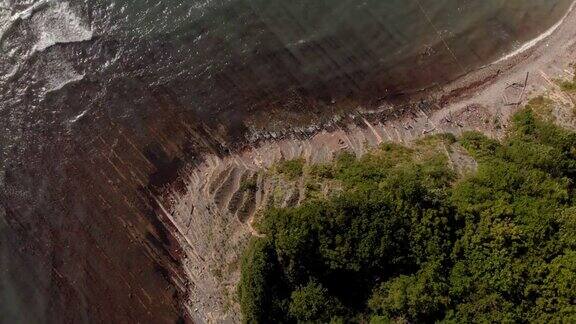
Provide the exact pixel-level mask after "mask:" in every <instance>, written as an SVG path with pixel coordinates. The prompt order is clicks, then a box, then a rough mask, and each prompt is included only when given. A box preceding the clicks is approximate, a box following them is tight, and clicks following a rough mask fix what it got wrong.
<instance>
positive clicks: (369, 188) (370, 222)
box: [239, 109, 576, 323]
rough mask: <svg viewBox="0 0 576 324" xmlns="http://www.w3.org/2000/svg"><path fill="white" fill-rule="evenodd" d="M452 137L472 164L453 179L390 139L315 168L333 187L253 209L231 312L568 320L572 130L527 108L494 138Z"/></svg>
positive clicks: (283, 316) (437, 160)
mask: <svg viewBox="0 0 576 324" xmlns="http://www.w3.org/2000/svg"><path fill="white" fill-rule="evenodd" d="M447 138H448V137H447ZM441 140H442V141H446V138H444V139H441ZM452 141H453V139H452ZM459 143H460V144H461V145H462V146H464V147H465V148H466V150H467V151H468V152H469V153H470V154H471V155H472V156H473V157H474V158H475V160H476V161H477V162H478V170H477V171H476V172H474V174H471V175H468V176H466V177H464V178H458V177H457V176H456V174H455V173H454V172H453V171H452V169H451V168H450V167H449V164H448V163H447V159H446V156H445V155H442V154H429V156H427V157H426V158H418V156H421V154H420V153H419V152H416V151H415V150H413V149H409V148H405V147H401V146H396V145H391V144H387V145H385V146H383V147H381V148H380V149H379V150H377V151H375V152H374V153H372V154H369V155H366V156H365V157H363V158H361V159H359V160H357V159H356V158H355V157H353V156H351V155H343V156H341V157H340V158H339V159H338V160H337V161H336V162H335V163H334V164H333V165H329V166H322V167H318V168H317V169H316V170H315V174H316V175H317V176H320V177H324V178H328V179H331V180H338V181H340V182H341V183H342V186H343V191H342V192H341V193H340V194H338V195H335V196H333V197H327V198H325V199H313V200H310V201H308V202H306V203H304V204H303V205H301V206H299V207H294V208H288V209H272V210H268V211H267V212H266V214H265V215H264V217H263V218H262V220H261V221H260V223H259V224H258V226H259V227H258V228H259V230H260V231H261V232H262V233H263V234H265V237H264V238H257V239H254V240H253V242H252V243H251V245H250V247H249V249H248V250H247V252H246V254H245V256H244V259H243V264H242V278H241V282H240V285H239V300H240V304H241V308H242V312H243V315H244V320H245V321H246V322H248V323H282V322H286V323H291V322H330V321H332V322H373V323H389V322H403V321H409V322H435V321H444V322H453V323H466V322H528V321H537V322H562V321H564V322H575V321H576V249H575V248H576V205H575V204H574V192H573V189H574V188H573V185H574V184H573V182H574V179H575V177H576V159H575V154H576V134H574V133H571V132H568V131H566V130H563V129H560V128H558V127H556V126H554V125H552V124H550V123H546V122H543V121H541V120H538V119H536V118H535V117H534V114H533V113H532V111H530V110H528V109H527V110H524V111H522V112H520V113H519V114H517V115H516V116H515V118H514V126H513V129H512V130H511V133H510V136H509V137H508V139H507V140H505V141H504V142H498V141H494V140H491V139H489V138H487V137H485V136H483V135H481V134H478V133H467V134H464V135H463V136H462V138H460V139H459Z"/></svg>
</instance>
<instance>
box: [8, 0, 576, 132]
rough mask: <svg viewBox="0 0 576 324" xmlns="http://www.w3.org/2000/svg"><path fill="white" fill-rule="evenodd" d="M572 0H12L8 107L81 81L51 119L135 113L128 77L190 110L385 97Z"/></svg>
mask: <svg viewBox="0 0 576 324" xmlns="http://www.w3.org/2000/svg"><path fill="white" fill-rule="evenodd" d="M571 2H572V1H571V0H385V1H382V0H363V1H353V0H315V1H305V0H291V1H279V0H195V1H187V0H160V1H157V0H154V1H152V0H138V1H132V0H75V1H64V0H3V4H2V5H1V6H0V99H1V100H2V102H3V107H2V114H4V116H6V115H8V116H11V115H12V114H14V113H15V111H16V110H17V111H18V114H17V115H18V116H14V117H13V119H15V120H13V122H15V123H18V121H19V120H20V119H22V117H23V115H24V116H26V115H28V114H34V113H35V112H34V111H35V110H36V109H37V108H38V107H40V106H42V103H43V102H44V101H46V97H57V96H67V95H69V94H66V93H65V92H66V89H63V88H65V87H67V86H68V85H70V84H74V83H81V84H90V86H91V88H92V90H91V91H93V93H91V94H89V95H88V97H86V98H83V99H82V106H83V108H82V109H80V108H78V109H72V110H73V112H74V113H76V114H73V115H71V116H70V115H69V114H65V116H60V117H65V118H64V119H62V120H58V119H55V120H50V121H51V122H54V123H63V122H66V121H69V122H71V123H73V122H74V121H76V120H78V119H80V118H90V116H91V115H98V114H99V113H100V112H101V111H99V110H102V109H104V108H103V107H102V106H103V105H106V106H108V108H107V109H108V113H109V114H112V115H114V116H121V117H128V118H130V117H131V115H132V114H146V112H147V111H148V110H149V109H154V107H145V106H146V103H145V102H146V101H147V100H148V99H147V98H145V97H146V96H145V95H144V97H142V98H123V99H120V98H116V96H117V93H118V90H119V89H125V91H128V92H129V91H131V90H130V89H132V88H139V89H143V88H146V89H148V91H143V92H144V93H146V92H151V91H155V90H157V89H161V88H162V89H165V88H167V89H170V91H171V92H172V96H173V99H174V100H176V101H177V102H178V105H180V106H182V109H191V110H194V111H198V112H201V113H217V112H218V111H221V110H226V109H235V108H238V107H239V106H241V105H242V104H246V103H247V102H253V101H255V100H262V99H265V98H267V97H269V96H270V95H271V93H273V94H274V96H281V94H282V92H289V91H299V92H304V93H306V94H312V95H315V94H316V95H318V96H322V95H328V96H339V95H341V96H345V95H349V94H350V95H354V94H356V93H362V92H370V93H372V94H376V95H377V96H380V97H382V96H385V95H386V94H389V93H390V94H394V93H397V92H405V91H409V90H414V89H418V88H422V87H428V86H431V85H433V84H437V83H442V82H444V81H446V80H450V79H452V78H454V77H455V76H457V75H460V74H463V73H465V72H467V71H469V70H471V69H474V68H478V67H480V66H482V65H485V64H488V63H490V62H492V61H494V60H496V59H497V58H498V57H499V56H502V55H503V54H504V53H506V52H509V51H511V50H513V49H514V48H517V47H519V46H521V44H522V43H524V42H526V41H528V40H529V39H531V38H533V37H535V36H537V35H538V34H539V33H542V32H544V31H545V30H546V29H547V28H549V27H550V26H552V25H553V24H554V23H555V22H556V21H557V20H558V19H560V17H561V16H562V15H563V14H564V13H565V12H566V10H567V8H568V7H569V5H570V4H571ZM59 92H60V93H62V94H58V93H59ZM135 95H136V94H135ZM104 98H105V99H104ZM99 99H100V101H99ZM102 100H106V102H102ZM115 100H119V101H120V102H121V103H116V102H115ZM123 100H124V101H125V100H128V101H129V102H124V101H123ZM24 106H28V107H26V108H24ZM127 106H132V107H127ZM68 108H70V107H68ZM49 109H53V110H56V111H55V112H54V113H55V114H58V111H59V110H66V107H51V108H49ZM21 114H23V115H21ZM6 126H8V128H10V125H6Z"/></svg>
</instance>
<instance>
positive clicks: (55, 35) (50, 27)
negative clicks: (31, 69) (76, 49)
mask: <svg viewBox="0 0 576 324" xmlns="http://www.w3.org/2000/svg"><path fill="white" fill-rule="evenodd" d="M34 25H35V29H36V31H37V35H38V41H37V42H36V45H34V47H33V49H32V52H36V51H43V50H45V49H47V48H49V47H51V46H54V45H56V44H63V43H72V42H82V41H87V40H90V39H92V35H93V33H92V30H91V29H90V28H88V27H86V26H84V23H83V22H82V20H81V19H80V17H78V16H77V15H76V14H75V13H74V12H73V10H71V9H70V5H69V4H68V3H67V2H59V3H56V4H54V5H52V6H50V9H47V10H45V11H44V12H43V13H42V15H40V17H39V18H38V19H37V20H36V21H35V24H34Z"/></svg>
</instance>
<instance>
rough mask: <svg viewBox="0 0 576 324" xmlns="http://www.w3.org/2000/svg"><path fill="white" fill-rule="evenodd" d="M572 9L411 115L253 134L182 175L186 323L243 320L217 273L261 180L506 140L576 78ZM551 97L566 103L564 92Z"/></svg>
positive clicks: (270, 187) (242, 238) (259, 196)
mask: <svg viewBox="0 0 576 324" xmlns="http://www.w3.org/2000/svg"><path fill="white" fill-rule="evenodd" d="M575 4H576V2H575V3H573V4H572V6H571V9H570V11H569V12H568V13H567V14H566V16H565V17H564V18H563V19H562V20H561V21H560V22H559V23H558V24H557V26H556V25H555V26H553V30H552V31H551V32H550V30H549V31H547V32H545V33H543V34H542V35H540V36H539V37H537V38H536V39H534V40H532V41H530V42H528V43H526V44H530V46H526V44H525V45H523V46H521V47H520V48H519V49H522V51H519V50H516V51H514V52H512V53H510V54H507V55H505V59H503V60H502V59H500V60H497V61H496V62H494V63H492V64H489V65H487V66H485V67H483V68H481V69H478V70H475V71H472V72H470V73H468V74H466V75H463V76H462V77H460V78H458V79H456V80H455V81H453V82H450V83H448V84H446V85H444V86H442V87H441V88H440V89H438V90H435V91H430V92H426V93H422V94H419V95H416V96H414V97H413V98H411V100H409V101H408V102H407V103H406V104H405V105H401V106H391V105H390V104H384V105H382V106H380V107H378V108H377V109H368V108H362V107H356V108H354V109H352V110H350V111H348V112H347V113H346V114H343V115H341V116H339V117H336V116H333V117H332V118H331V119H329V121H328V122H327V123H324V124H310V125H309V126H308V127H292V128H289V129H286V130H284V131H278V130H274V129H272V130H260V131H258V130H257V128H256V127H252V128H251V129H252V130H251V132H250V134H248V135H247V136H246V138H245V140H246V143H244V145H241V146H240V147H237V148H234V149H231V150H230V152H229V153H227V154H224V155H216V154H208V155H204V156H203V157H202V159H201V160H200V161H198V163H197V164H195V165H194V166H193V167H191V168H188V169H186V171H185V172H184V173H183V174H182V175H181V177H182V178H183V179H186V180H185V182H186V183H185V184H184V186H183V188H177V189H172V190H167V191H166V192H165V196H164V198H163V200H164V201H165V202H166V204H167V206H168V212H169V214H170V215H171V216H172V221H173V222H174V223H175V224H177V225H178V226H179V228H180V230H179V236H180V237H179V241H180V242H181V243H182V246H183V251H184V252H183V253H184V254H185V255H186V256H185V257H184V259H183V267H184V269H185V272H186V273H187V276H188V278H189V279H190V282H193V284H192V285H190V286H189V291H188V296H189V298H188V300H187V301H186V308H187V309H188V311H189V315H190V317H191V318H192V319H193V320H194V321H195V322H196V321H198V322H220V321H224V322H234V321H235V320H238V319H239V313H238V312H239V310H238V309H237V307H236V306H235V305H233V304H232V305H230V301H229V300H228V299H227V298H228V297H227V296H228V295H229V294H230V293H232V292H233V290H234V287H235V282H236V281H237V280H238V277H239V274H238V270H237V269H236V270H231V271H230V273H227V274H224V278H217V276H216V275H214V273H213V272H214V271H215V270H214V269H220V268H221V267H222V264H235V263H236V262H238V258H239V254H241V250H242V247H243V246H244V244H245V243H246V241H247V240H248V239H249V238H250V237H251V235H254V230H253V229H252V227H251V222H252V219H253V217H254V214H255V213H256V212H257V210H258V209H259V208H262V206H263V204H265V203H266V199H267V197H269V196H270V195H271V194H272V193H273V191H274V183H273V182H270V180H269V179H265V178H264V177H263V176H262V174H261V172H260V171H261V170H266V169H267V168H269V167H271V166H272V165H273V164H274V163H276V162H278V161H281V160H291V159H297V158H304V159H306V160H307V161H308V162H310V163H322V162H327V161H330V160H331V159H333V157H334V156H335V155H336V154H338V153H339V152H342V151H344V150H348V151H352V152H354V153H355V154H356V155H358V156H360V155H362V154H364V153H366V152H367V150H369V149H370V148H371V147H374V146H376V145H379V144H380V143H383V142H397V143H404V144H409V143H411V142H412V141H414V140H416V139H418V138H422V137H423V136H426V135H432V134H438V133H452V134H456V135H459V134H461V133H462V132H464V131H467V130H476V131H480V132H482V133H484V134H487V135H489V136H491V137H496V138H502V137H503V136H505V135H506V129H507V122H508V120H509V118H510V116H511V115H512V114H513V113H514V112H515V111H517V110H518V109H519V107H521V106H523V105H524V104H525V103H526V102H527V101H528V100H529V99H531V98H534V97H536V96H538V95H540V94H543V93H546V92H549V91H557V90H559V87H558V85H557V84H556V83H555V82H554V81H553V80H555V79H562V78H568V77H570V78H571V77H572V76H573V74H572V71H570V70H569V68H570V64H571V63H573V62H576V10H574V7H575ZM526 80H527V81H526ZM518 85H521V86H518ZM555 95H556V96H558V97H562V93H561V92H558V93H556V94H555ZM245 179H254V181H255V182H256V183H257V187H258V191H257V192H256V194H255V196H254V197H252V198H247V196H246V195H245V194H242V193H239V192H240V187H241V183H242V181H244V180H245ZM302 199H303V197H302V194H301V193H298V192H294V193H293V194H292V195H291V197H288V198H286V201H297V202H299V201H301V200H302ZM245 205H246V206H247V207H248V208H247V209H248V210H250V212H249V214H247V215H241V214H240V213H239V211H238V208H239V207H242V206H245ZM191 206H193V207H191ZM234 206H236V207H234ZM177 234H178V233H177ZM177 236H178V235H177ZM201 255H205V256H209V257H201ZM218 273H220V276H222V273H221V272H218Z"/></svg>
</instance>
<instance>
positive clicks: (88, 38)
mask: <svg viewBox="0 0 576 324" xmlns="http://www.w3.org/2000/svg"><path fill="white" fill-rule="evenodd" d="M571 3H572V0H69V1H66V0H0V264H1V265H2V266H1V269H0V270H1V272H0V300H2V302H1V303H0V322H2V321H3V319H4V320H5V321H6V322H8V321H9V320H14V321H17V320H21V321H33V322H34V321H42V319H43V318H44V316H47V317H49V318H51V319H53V320H54V319H62V318H64V315H63V314H64V313H66V312H69V313H70V314H76V313H81V315H79V316H80V318H77V317H73V316H72V315H70V316H72V317H66V318H68V319H75V320H82V319H83V320H86V319H90V318H91V317H90V316H92V315H93V314H97V315H94V316H100V315H102V314H109V313H111V312H117V313H118V314H120V313H122V314H124V313H126V314H130V309H131V308H132V306H133V307H140V305H139V304H138V305H136V304H129V303H130V300H128V299H127V298H126V297H125V292H126V291H128V289H134V291H132V292H131V294H132V293H134V294H143V293H142V292H143V291H144V288H143V289H141V290H140V289H138V288H139V286H138V285H140V284H141V285H147V286H146V287H145V288H146V289H147V291H148V292H147V293H146V297H142V299H141V300H144V302H147V303H148V304H145V305H144V304H142V305H144V306H142V307H143V308H142V309H143V310H142V312H141V314H145V313H146V312H147V311H148V313H150V314H152V313H153V312H155V311H156V309H155V308H154V307H159V308H161V307H163V306H162V305H161V304H162V303H163V302H164V300H161V301H159V302H158V301H157V299H155V298H157V296H160V294H158V295H156V294H155V291H154V290H155V289H159V288H158V287H163V286H162V285H165V283H164V281H162V280H164V279H162V276H160V275H158V271H157V268H158V267H157V266H156V264H154V265H150V264H148V263H149V262H150V261H149V260H148V257H149V256H148V255H144V252H142V254H138V253H140V252H139V251H140V250H144V248H142V246H148V245H145V244H148V243H140V242H139V241H138V240H134V239H133V237H129V238H124V237H123V236H121V235H126V236H127V235H128V234H125V232H126V229H125V228H126V226H127V225H126V223H129V224H132V223H136V224H137V225H138V224H140V223H138V222H140V220H138V221H134V219H133V218H136V216H130V215H132V214H130V213H132V212H133V213H134V215H139V214H138V212H140V211H139V209H138V208H141V206H144V207H143V208H147V206H148V207H149V205H150V202H149V201H144V198H142V197H143V194H141V193H142V192H144V191H143V190H142V191H137V190H133V188H136V186H140V185H139V184H132V182H135V183H136V182H138V181H142V180H140V179H145V178H146V177H147V176H148V175H147V174H145V172H147V170H149V169H150V166H149V165H148V164H150V163H149V162H147V161H153V162H154V161H160V162H158V163H154V164H157V165H155V166H156V167H157V169H162V168H161V167H158V165H161V166H163V165H169V166H170V165H177V164H178V163H175V162H174V161H176V162H178V161H179V160H178V159H176V158H174V157H173V156H172V157H171V158H172V160H169V159H168V158H166V157H165V156H168V155H170V154H172V155H174V154H176V153H174V152H180V151H178V149H173V148H172V146H171V144H172V143H171V142H170V141H168V140H166V139H165V136H167V135H166V134H167V133H168V131H166V129H168V130H170V125H171V123H172V121H178V119H179V116H180V115H179V114H181V115H182V116H184V115H186V117H185V118H186V122H187V123H188V124H186V125H191V124H193V123H194V121H195V120H198V123H199V124H200V123H201V122H212V124H211V125H217V124H218V123H217V122H216V123H215V122H213V121H214V120H216V121H222V122H228V123H233V122H234V119H236V118H237V119H239V120H240V119H241V118H242V117H243V115H245V114H250V113H252V112H253V111H254V110H255V109H260V110H261V109H266V107H268V106H269V105H277V104H279V103H282V102H284V101H289V99H286V98H293V97H300V98H312V99H313V100H314V101H315V102H326V103H334V102H338V101H339V100H342V99H347V98H359V99H360V100H366V101H368V102H369V101H370V100H372V99H374V98H376V99H378V100H380V99H382V98H384V99H385V98H387V97H393V96H395V95H398V94H402V93H406V92H410V91H415V90H419V89H422V88H427V87H433V86H437V85H441V84H442V83H444V82H446V81H449V80H452V79H454V78H457V77H458V76H460V75H462V74H465V73H467V72H469V71H471V70H474V69H477V68H480V67H482V66H485V65H487V64H490V63H491V62H494V61H496V60H498V59H499V58H501V57H503V56H505V55H506V54H507V53H510V52H513V51H514V50H516V49H519V48H522V45H523V44H525V43H526V42H529V41H530V40H532V39H534V38H536V37H538V35H541V34H542V33H544V32H546V31H547V30H549V29H550V28H551V27H552V26H554V25H555V24H556V23H557V22H558V21H559V20H560V19H561V18H562V17H563V16H564V15H565V13H566V12H567V9H568V8H569V7H570V5H571ZM286 107H287V109H290V105H289V104H287V105H286ZM231 120H232V121H231ZM161 123H164V126H165V127H164V128H163V129H162V131H163V133H162V135H160V133H159V132H160V131H159V129H160V127H157V125H156V124H161ZM150 125H153V126H150ZM166 125H168V126H166ZM216 130H217V129H216V128H214V132H212V131H211V129H209V130H204V133H203V134H205V135H204V138H200V137H199V138H195V139H194V140H195V141H197V142H201V141H204V140H205V141H207V142H210V141H211V140H212V139H211V138H209V137H211V135H213V133H221V131H216ZM192 133H194V132H192ZM196 133H198V134H200V133H201V132H196ZM175 137H176V136H175ZM119 139H120V142H119ZM156 142H162V144H163V146H161V145H160V144H157V143H156ZM172 142H174V141H172ZM166 143H168V144H166ZM117 144H118V145H117ZM208 144H210V145H212V144H211V143H208ZM121 145H124V146H121ZM120 147H122V148H120ZM140 147H144V148H145V149H146V150H145V152H143V153H141V152H140V151H139V148H140ZM182 147H184V145H182ZM187 149H188V150H192V151H193V150H194V149H195V148H194V145H192V144H190V147H187ZM129 150H132V151H131V153H130V152H128V151H129ZM170 150H171V151H170ZM168 151H170V152H168ZM128 153H130V154H132V155H131V156H135V157H133V158H131V159H132V160H130V159H129V158H128V157H126V156H128V155H129V154H128ZM144 155H145V156H146V158H145V159H144V158H142V156H144ZM164 160H169V161H168V162H170V163H172V164H170V163H168V162H165V161H164ZM117 167H118V168H122V171H123V174H121V175H117V174H115V172H118V174H120V172H119V171H118V169H117ZM137 167H140V169H137ZM113 173H114V174H113ZM124 174H126V175H127V176H126V178H123V177H125V176H124ZM128 175H130V177H128ZM169 176H171V174H170V173H169V172H168V173H162V172H157V174H154V175H152V176H150V177H149V178H150V182H155V181H156V182H157V180H158V179H160V180H162V179H164V178H169ZM134 179H136V180H134ZM146 185H147V184H143V185H142V187H145V186H146ZM130 186H132V187H130ZM138 188H139V189H142V188H141V187H138ZM112 206H114V207H112ZM120 210H122V211H120ZM135 210H136V211H135ZM146 212H148V210H147V211H146ZM146 215H148V214H146ZM131 222H132V223H131ZM142 222H143V221H142ZM151 222H152V223H154V220H152V221H151ZM131 226H132V227H128V228H136V229H139V227H138V226H135V225H131ZM141 227H142V228H144V229H145V230H148V227H151V226H141ZM144 229H141V231H142V232H144V231H145V230H144ZM152 232H153V231H152V230H150V233H152ZM150 233H148V234H143V235H142V236H146V237H147V238H148V235H150V237H153V236H154V235H155V233H152V234H154V235H152V234H150ZM156 234H157V233H156ZM114 235H116V236H114ZM157 236H162V235H157ZM112 237H117V238H118V237H120V238H123V239H125V241H123V242H124V243H123V244H124V245H121V244H119V243H118V244H116V242H114V241H113V239H112ZM88 240H93V241H94V242H96V243H93V241H90V242H91V243H87V242H88ZM150 240H152V239H150ZM160 241H161V240H160ZM165 241H167V240H165ZM146 242H147V241H146ZM98 244H99V245H98ZM138 244H142V245H138ZM155 244H158V243H155ZM166 244H168V243H166ZM129 247H130V248H129ZM128 250H130V253H132V254H130V257H126V254H127V253H128V252H126V251H128ZM147 251H148V250H147ZM146 253H147V252H146ZM78 260H82V262H80V261H78ZM147 262H148V263H147ZM128 266H132V267H134V268H136V269H137V270H138V271H136V270H134V271H133V272H131V273H130V275H129V276H128V275H126V276H124V275H123V271H124V269H125V267H128ZM140 270H141V271H140ZM101 272H106V273H107V274H106V275H105V276H104V277H105V280H104V279H102V273H101ZM140 273H142V274H141V275H140ZM150 278H153V280H152V279H150ZM158 278H160V279H158ZM166 285H167V284H166ZM63 292H65V293H63ZM102 296H104V297H102ZM142 296H144V295H142ZM158 298H159V299H161V298H160V297H158ZM94 302H97V303H100V304H99V305H100V306H102V305H103V306H102V307H101V308H98V307H94V308H91V307H89V306H91V305H92V304H91V303H94ZM106 302H108V303H109V304H106ZM99 305H96V306H99ZM125 305H128V306H126V307H124V306H125ZM116 306H117V307H118V309H117V310H112V309H111V310H107V308H106V307H116ZM150 309H152V311H149V310H150ZM139 314H140V313H139ZM68 315H69V314H68ZM143 316H144V315H143ZM127 318H128V317H127ZM141 319H142V318H141ZM144 319H145V318H144Z"/></svg>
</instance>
